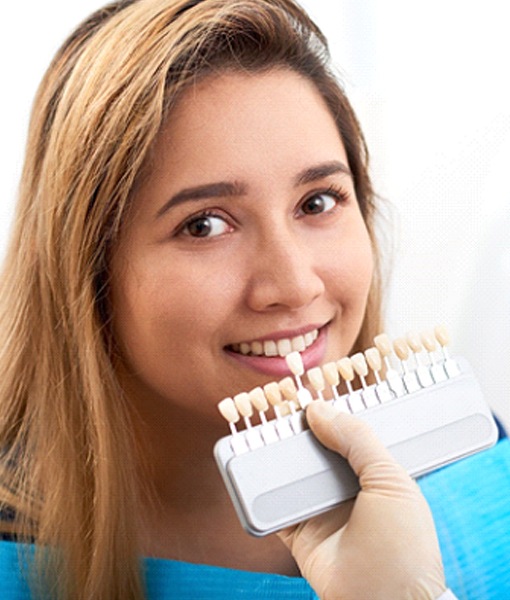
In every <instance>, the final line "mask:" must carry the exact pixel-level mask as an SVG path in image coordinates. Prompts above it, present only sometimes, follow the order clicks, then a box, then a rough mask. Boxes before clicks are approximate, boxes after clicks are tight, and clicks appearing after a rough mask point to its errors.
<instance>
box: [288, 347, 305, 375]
mask: <svg viewBox="0 0 510 600" xmlns="http://www.w3.org/2000/svg"><path fill="white" fill-rule="evenodd" d="M285 360H286V361H287V366H288V367H289V369H290V372H291V373H293V374H294V375H303V373H304V372H305V367H304V365H303V359H302V358H301V354H299V352H291V353H290V354H287V356H286V357H285Z"/></svg>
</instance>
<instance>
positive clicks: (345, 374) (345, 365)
mask: <svg viewBox="0 0 510 600" xmlns="http://www.w3.org/2000/svg"><path fill="white" fill-rule="evenodd" d="M336 365H337V368H338V371H339V372H340V375H341V377H342V379H344V380H345V381H352V380H353V379H354V369H353V366H352V362H351V359H350V358H349V357H348V356H346V357H344V358H341V359H340V360H338V361H337V363H336Z"/></svg>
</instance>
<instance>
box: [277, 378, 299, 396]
mask: <svg viewBox="0 0 510 600" xmlns="http://www.w3.org/2000/svg"><path fill="white" fill-rule="evenodd" d="M279 385H280V390H281V391H282V394H283V396H284V398H285V399H286V400H296V398H297V388H296V384H295V383H294V380H293V379H292V377H284V378H283V379H282V380H281V381H280V384H279Z"/></svg>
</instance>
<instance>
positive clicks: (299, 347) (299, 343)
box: [291, 335, 306, 352]
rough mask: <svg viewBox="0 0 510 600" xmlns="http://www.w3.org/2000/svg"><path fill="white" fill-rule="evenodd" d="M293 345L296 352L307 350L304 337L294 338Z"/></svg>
mask: <svg viewBox="0 0 510 600" xmlns="http://www.w3.org/2000/svg"><path fill="white" fill-rule="evenodd" d="M291 345H292V350H293V351H294V352H303V350H304V349H305V348H306V344H305V338H304V337H303V336H302V335H297V336H296V337H295V338H292V342H291Z"/></svg>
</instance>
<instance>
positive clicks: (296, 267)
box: [247, 235, 325, 311]
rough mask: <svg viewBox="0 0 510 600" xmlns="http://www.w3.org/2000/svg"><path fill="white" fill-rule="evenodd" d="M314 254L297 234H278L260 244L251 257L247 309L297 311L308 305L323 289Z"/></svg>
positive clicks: (315, 253)
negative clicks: (248, 307)
mask: <svg viewBox="0 0 510 600" xmlns="http://www.w3.org/2000/svg"><path fill="white" fill-rule="evenodd" d="M317 254H318V253H317V252H314V251H313V248H311V247H310V244H308V243H306V242H305V241H304V240H303V239H300V238H299V236H293V235H281V236H278V237H277V238H274V237H273V238H271V239H270V240H267V241H266V242H265V243H263V242H262V243H260V244H259V245H258V246H257V250H256V251H255V252H254V253H253V255H252V258H251V275H250V277H249V278H248V282H249V283H248V292H247V294H248V298H247V301H248V305H249V306H250V308H251V309H252V310H256V311H265V310H277V309H280V308H284V309H291V310H297V309H299V308H302V307H305V306H308V305H309V304H311V303H312V302H313V301H314V300H315V299H316V298H318V297H319V296H320V295H321V294H323V293H324V290H325V285H324V281H323V279H322V277H321V275H320V270H319V269H318V266H319V265H318V263H317V259H319V260H320V256H317ZM323 258H325V257H323Z"/></svg>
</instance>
